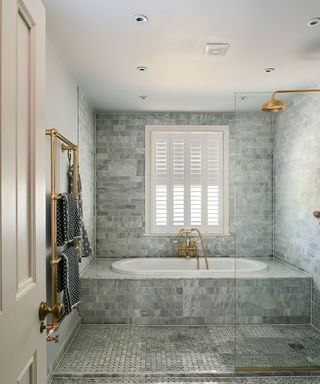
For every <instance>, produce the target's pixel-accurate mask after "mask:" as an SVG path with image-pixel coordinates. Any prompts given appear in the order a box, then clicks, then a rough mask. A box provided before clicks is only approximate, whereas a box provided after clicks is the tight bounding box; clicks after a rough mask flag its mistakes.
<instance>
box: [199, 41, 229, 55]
mask: <svg viewBox="0 0 320 384" xmlns="http://www.w3.org/2000/svg"><path fill="white" fill-rule="evenodd" d="M228 48H229V44H227V43H207V45H206V49H205V50H204V55H206V56H224V55H225V54H226V52H227V50H228Z"/></svg>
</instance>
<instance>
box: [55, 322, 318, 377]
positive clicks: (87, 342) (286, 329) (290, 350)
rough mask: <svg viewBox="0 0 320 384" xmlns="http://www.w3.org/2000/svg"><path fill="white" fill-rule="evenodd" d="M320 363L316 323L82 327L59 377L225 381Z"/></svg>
mask: <svg viewBox="0 0 320 384" xmlns="http://www.w3.org/2000/svg"><path fill="white" fill-rule="evenodd" d="M319 365H320V333H319V332H318V331H317V330H316V329H315V328H313V327H312V326H310V325H300V326H298V325H294V326H292V325H255V326H248V325H246V326H245V325H241V326H237V328H236V327H235V326H187V327H185V326H158V327H157V326H144V327H137V326H128V325H122V326H121V325H118V326H116V325H82V326H81V327H80V330H79V332H78V334H77V335H76V337H75V338H74V340H73V342H72V343H71V344H70V346H69V348H68V350H67V351H66V353H65V355H64V357H63V359H62V360H61V361H60V363H59V365H58V367H57V369H56V371H55V373H54V376H55V377H77V378H83V377H96V378H97V377H122V376H124V377H125V376H142V377H143V376H145V375H149V376H151V377H152V376H157V375H158V376H160V377H161V375H163V376H168V375H172V376H176V377H179V375H180V376H181V375H182V376H187V377H189V376H191V377H192V376H197V375H200V376H201V375H206V374H207V375H209V374H210V375H213V376H215V375H216V376H217V377H219V376H222V377H223V376H228V374H229V375H234V368H235V367H236V366H237V367H264V368H265V367H269V368H270V369H271V371H272V369H273V368H274V369H275V370H276V368H277V367H284V368H286V367H287V368H288V372H289V371H290V368H291V367H304V366H309V367H313V366H319ZM310 370H311V368H310ZM318 380H319V381H320V378H318Z"/></svg>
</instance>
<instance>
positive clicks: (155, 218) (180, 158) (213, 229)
mask: <svg viewBox="0 0 320 384" xmlns="http://www.w3.org/2000/svg"><path fill="white" fill-rule="evenodd" d="M202 129H203V127H202ZM225 140H226V130H225V129H224V130H223V129H221V131H219V130H218V129H217V128H216V129H215V130H214V132H210V131H208V130H204V131H202V130H201V129H197V130H194V131H193V130H191V129H190V128H189V129H186V130H183V129H181V128H179V127H175V129H173V130H172V131H169V130H168V131H165V130H164V129H163V128H162V129H159V130H157V129H155V128H154V129H153V130H152V131H151V132H150V137H149V138H148V139H146V143H147V144H148V143H149V145H150V148H147V149H146V150H147V151H150V158H149V161H150V164H147V169H148V170H149V172H147V173H146V175H147V178H148V177H150V180H148V179H147V185H150V188H147V195H146V198H147V200H148V201H147V204H146V206H147V207H150V212H147V214H146V219H147V221H148V220H149V223H147V225H148V226H149V228H150V229H149V231H150V232H151V233H155V234H157V233H159V234H161V233H163V234H165V233H169V234H170V233H176V232H177V231H178V230H179V228H182V227H185V228H198V229H199V230H200V231H202V232H204V233H213V234H214V233H225V231H226V220H227V219H226V218H227V212H226V208H227V204H226V201H227V196H226V195H225V192H226V189H227V172H226V170H227V169H226V164H225V163H226V148H227V146H226V145H227V143H225Z"/></svg>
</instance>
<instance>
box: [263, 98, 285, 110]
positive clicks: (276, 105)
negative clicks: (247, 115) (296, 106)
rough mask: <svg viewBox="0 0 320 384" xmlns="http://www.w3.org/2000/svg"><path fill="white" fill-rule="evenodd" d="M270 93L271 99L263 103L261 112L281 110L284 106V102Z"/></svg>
mask: <svg viewBox="0 0 320 384" xmlns="http://www.w3.org/2000/svg"><path fill="white" fill-rule="evenodd" d="M274 95H275V94H273V95H272V97H271V99H270V100H268V101H266V102H265V103H263V105H262V109H261V110H262V111H263V112H281V111H283V110H284V109H285V108H286V104H285V103H284V101H282V100H278V99H276V98H275V97H274Z"/></svg>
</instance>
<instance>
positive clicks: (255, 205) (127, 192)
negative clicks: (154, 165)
mask: <svg viewBox="0 0 320 384" xmlns="http://www.w3.org/2000/svg"><path fill="white" fill-rule="evenodd" d="M146 125H203V126H205V125H229V127H230V143H229V163H230V166H229V169H230V172H229V173H230V177H229V180H230V185H229V205H230V210H229V212H230V235H229V236H214V237H205V244H206V247H207V249H208V255H209V256H223V255H230V256H235V235H237V256H243V257H259V256H270V255H272V126H271V117H270V115H266V114H262V113H256V114H243V115H240V114H238V115H237V119H236V116H235V114H232V113H185V112H184V113H178V112H177V113H106V114H98V115H97V117H96V143H97V144H96V145H97V147H96V150H97V167H96V169H97V200H96V204H97V256H98V257H128V256H129V257H130V256H138V257H139V256H141V257H147V256H149V257H159V256H163V257H165V256H176V255H177V249H176V248H177V246H176V244H174V242H173V240H174V237H173V238H169V237H149V236H145V235H144V233H145V228H144V225H145V206H144V203H145V153H144V151H145V143H144V135H145V126H146ZM236 182H237V184H238V186H239V188H238V187H237V196H236V194H235V190H236ZM261 206H263V207H264V208H263V211H261ZM236 214H237V225H236V222H235V215H236Z"/></svg>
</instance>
